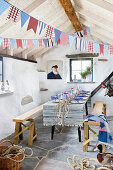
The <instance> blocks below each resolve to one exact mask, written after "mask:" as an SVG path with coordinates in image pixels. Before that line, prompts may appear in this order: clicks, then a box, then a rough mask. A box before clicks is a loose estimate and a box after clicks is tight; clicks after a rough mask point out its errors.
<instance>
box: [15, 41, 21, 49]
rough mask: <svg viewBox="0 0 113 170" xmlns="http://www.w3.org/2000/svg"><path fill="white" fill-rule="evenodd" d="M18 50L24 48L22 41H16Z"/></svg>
mask: <svg viewBox="0 0 113 170" xmlns="http://www.w3.org/2000/svg"><path fill="white" fill-rule="evenodd" d="M16 44H17V48H19V47H20V48H22V40H19V39H17V40H16Z"/></svg>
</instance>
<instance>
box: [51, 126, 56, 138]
mask: <svg viewBox="0 0 113 170" xmlns="http://www.w3.org/2000/svg"><path fill="white" fill-rule="evenodd" d="M54 132H55V125H53V126H52V128H51V140H53V136H54Z"/></svg>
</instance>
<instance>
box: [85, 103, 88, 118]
mask: <svg viewBox="0 0 113 170" xmlns="http://www.w3.org/2000/svg"><path fill="white" fill-rule="evenodd" d="M85 109H86V116H87V115H88V107H87V102H86V104H85Z"/></svg>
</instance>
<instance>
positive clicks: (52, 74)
mask: <svg viewBox="0 0 113 170" xmlns="http://www.w3.org/2000/svg"><path fill="white" fill-rule="evenodd" d="M47 79H62V78H61V76H60V74H57V78H56V76H55V74H54V73H53V72H50V73H48V75H47Z"/></svg>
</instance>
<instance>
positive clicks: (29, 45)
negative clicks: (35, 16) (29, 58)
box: [27, 40, 33, 48]
mask: <svg viewBox="0 0 113 170" xmlns="http://www.w3.org/2000/svg"><path fill="white" fill-rule="evenodd" d="M27 48H33V41H32V40H27Z"/></svg>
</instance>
